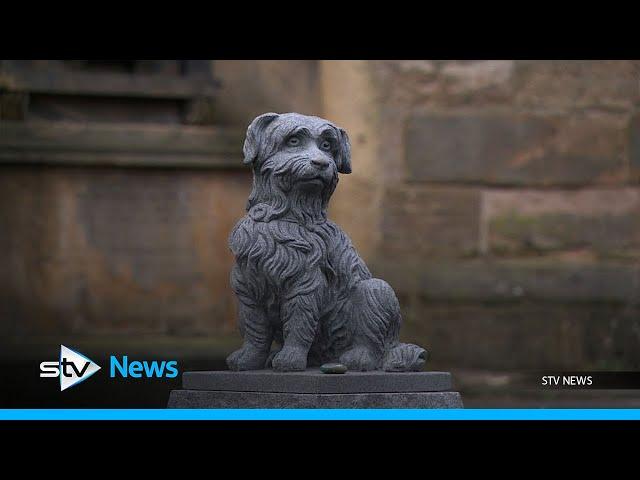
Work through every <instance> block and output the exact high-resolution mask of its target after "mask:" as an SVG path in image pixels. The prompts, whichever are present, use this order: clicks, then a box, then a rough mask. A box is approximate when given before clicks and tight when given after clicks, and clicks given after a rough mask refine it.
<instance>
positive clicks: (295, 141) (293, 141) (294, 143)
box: [287, 135, 300, 147]
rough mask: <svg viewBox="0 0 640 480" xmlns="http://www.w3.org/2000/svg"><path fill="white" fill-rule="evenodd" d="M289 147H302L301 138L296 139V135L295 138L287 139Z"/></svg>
mask: <svg viewBox="0 0 640 480" xmlns="http://www.w3.org/2000/svg"><path fill="white" fill-rule="evenodd" d="M287 145H288V146H290V147H297V146H298V145H300V137H296V136H295V135H294V136H293V137H289V138H288V139H287Z"/></svg>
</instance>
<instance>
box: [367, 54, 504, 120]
mask: <svg viewBox="0 0 640 480" xmlns="http://www.w3.org/2000/svg"><path fill="white" fill-rule="evenodd" d="M372 63H374V65H375V68H376V73H377V74H378V76H379V77H381V78H380V79H379V82H380V83H382V85H383V89H384V94H385V95H384V97H385V98H386V99H387V100H389V99H391V101H392V102H393V101H394V100H396V101H401V102H406V103H408V104H410V105H412V106H419V107H422V108H451V107H461V106H465V107H467V106H486V105H491V104H505V103H507V102H509V101H510V100H511V98H512V95H513V81H512V77H513V70H514V61H512V60H393V61H376V62H372Z"/></svg>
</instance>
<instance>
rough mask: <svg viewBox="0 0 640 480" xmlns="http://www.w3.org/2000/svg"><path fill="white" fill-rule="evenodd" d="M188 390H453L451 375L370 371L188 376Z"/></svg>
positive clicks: (185, 376)
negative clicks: (338, 373) (334, 373)
mask: <svg viewBox="0 0 640 480" xmlns="http://www.w3.org/2000/svg"><path fill="white" fill-rule="evenodd" d="M182 387H183V388H184V389H185V390H208V391H236V392H263V393H322V394H324V393H397V392H402V393H408V392H439V391H445V390H450V389H451V374H450V373H448V372H403V373H401V374H400V373H398V374H393V373H388V372H382V371H370V372H347V373H345V374H342V375H332V374H326V373H322V372H320V370H317V369H309V370H307V371H305V372H285V373H282V372H274V371H272V370H252V371H244V372H231V371H210V372H185V373H184V374H183V376H182Z"/></svg>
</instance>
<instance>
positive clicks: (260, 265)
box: [227, 113, 426, 371]
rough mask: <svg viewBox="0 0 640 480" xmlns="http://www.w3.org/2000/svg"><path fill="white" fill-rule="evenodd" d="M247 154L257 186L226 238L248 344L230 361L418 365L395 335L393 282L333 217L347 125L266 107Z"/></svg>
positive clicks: (345, 166) (421, 356)
mask: <svg viewBox="0 0 640 480" xmlns="http://www.w3.org/2000/svg"><path fill="white" fill-rule="evenodd" d="M244 155H245V160H244V162H245V164H248V165H251V166H252V168H253V190H252V192H251V195H250V196H249V200H248V203H247V215H246V216H245V217H244V218H243V219H242V220H240V221H239V222H238V224H237V225H236V226H235V228H234V229H233V231H232V232H231V235H230V237H229V246H230V248H231V251H232V252H233V254H234V255H235V257H236V264H235V266H234V268H233V270H232V272H231V286H232V288H233V290H234V292H235V293H236V295H237V297H238V300H239V325H240V329H241V332H242V335H243V338H244V344H243V346H242V348H240V349H239V350H237V351H235V352H234V353H232V354H231V355H230V356H229V357H228V358H227V364H228V366H229V368H230V369H232V370H252V369H261V368H270V367H273V368H274V369H276V370H281V371H294V370H304V369H305V368H306V367H307V365H311V366H313V365H319V364H321V363H325V362H332V361H339V362H341V363H344V364H346V365H347V367H348V368H349V369H351V370H377V369H384V370H387V371H407V370H419V369H421V368H422V366H423V364H424V362H425V359H426V352H425V350H423V349H422V348H420V347H418V346H416V345H411V344H402V343H399V341H398V335H399V331H400V323H401V316H400V307H399V305H398V300H397V298H396V295H395V293H394V292H393V289H392V288H391V287H390V286H389V285H388V284H387V283H386V282H384V281H383V280H380V279H376V278H372V277H371V273H370V272H369V270H368V269H367V267H366V265H365V264H364V262H363V261H362V259H361V258H360V257H359V256H358V254H357V252H356V250H355V248H354V247H353V245H352V244H351V241H350V240H349V237H348V236H347V235H346V234H345V233H344V232H343V231H342V230H341V229H340V227H338V226H337V225H336V224H335V223H333V222H331V221H329V220H327V206H328V204H329V199H330V198H331V195H332V194H333V192H334V190H335V188H336V185H337V184H338V173H350V172H351V155H350V145H349V139H348V137H347V134H346V132H345V131H344V130H342V129H340V128H338V127H336V126H335V125H333V124H332V123H331V122H328V121H327V120H324V119H322V118H318V117H309V116H304V115H299V114H296V113H287V114H276V113H266V114H264V115H261V116H259V117H257V118H256V119H255V120H254V121H253V122H252V123H251V125H249V128H248V129H247V137H246V140H245V144H244ZM274 341H275V343H276V345H277V346H276V348H275V349H273V350H272V345H273V343H274Z"/></svg>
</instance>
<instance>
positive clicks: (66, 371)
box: [40, 345, 100, 391]
mask: <svg viewBox="0 0 640 480" xmlns="http://www.w3.org/2000/svg"><path fill="white" fill-rule="evenodd" d="M98 370H100V367H99V366H98V365H97V364H96V363H95V362H93V361H92V360H91V359H89V358H87V357H85V356H84V355H82V354H81V353H79V352H76V351H75V350H71V349H70V348H68V347H65V346H64V345H60V361H59V362H42V363H41V364H40V377H58V376H59V377H60V391H62V390H66V389H67V388H69V387H73V386H74V385H77V384H78V383H80V382H82V381H84V380H86V379H87V378H89V377H90V376H91V375H93V374H94V373H96V372H97V371H98Z"/></svg>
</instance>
